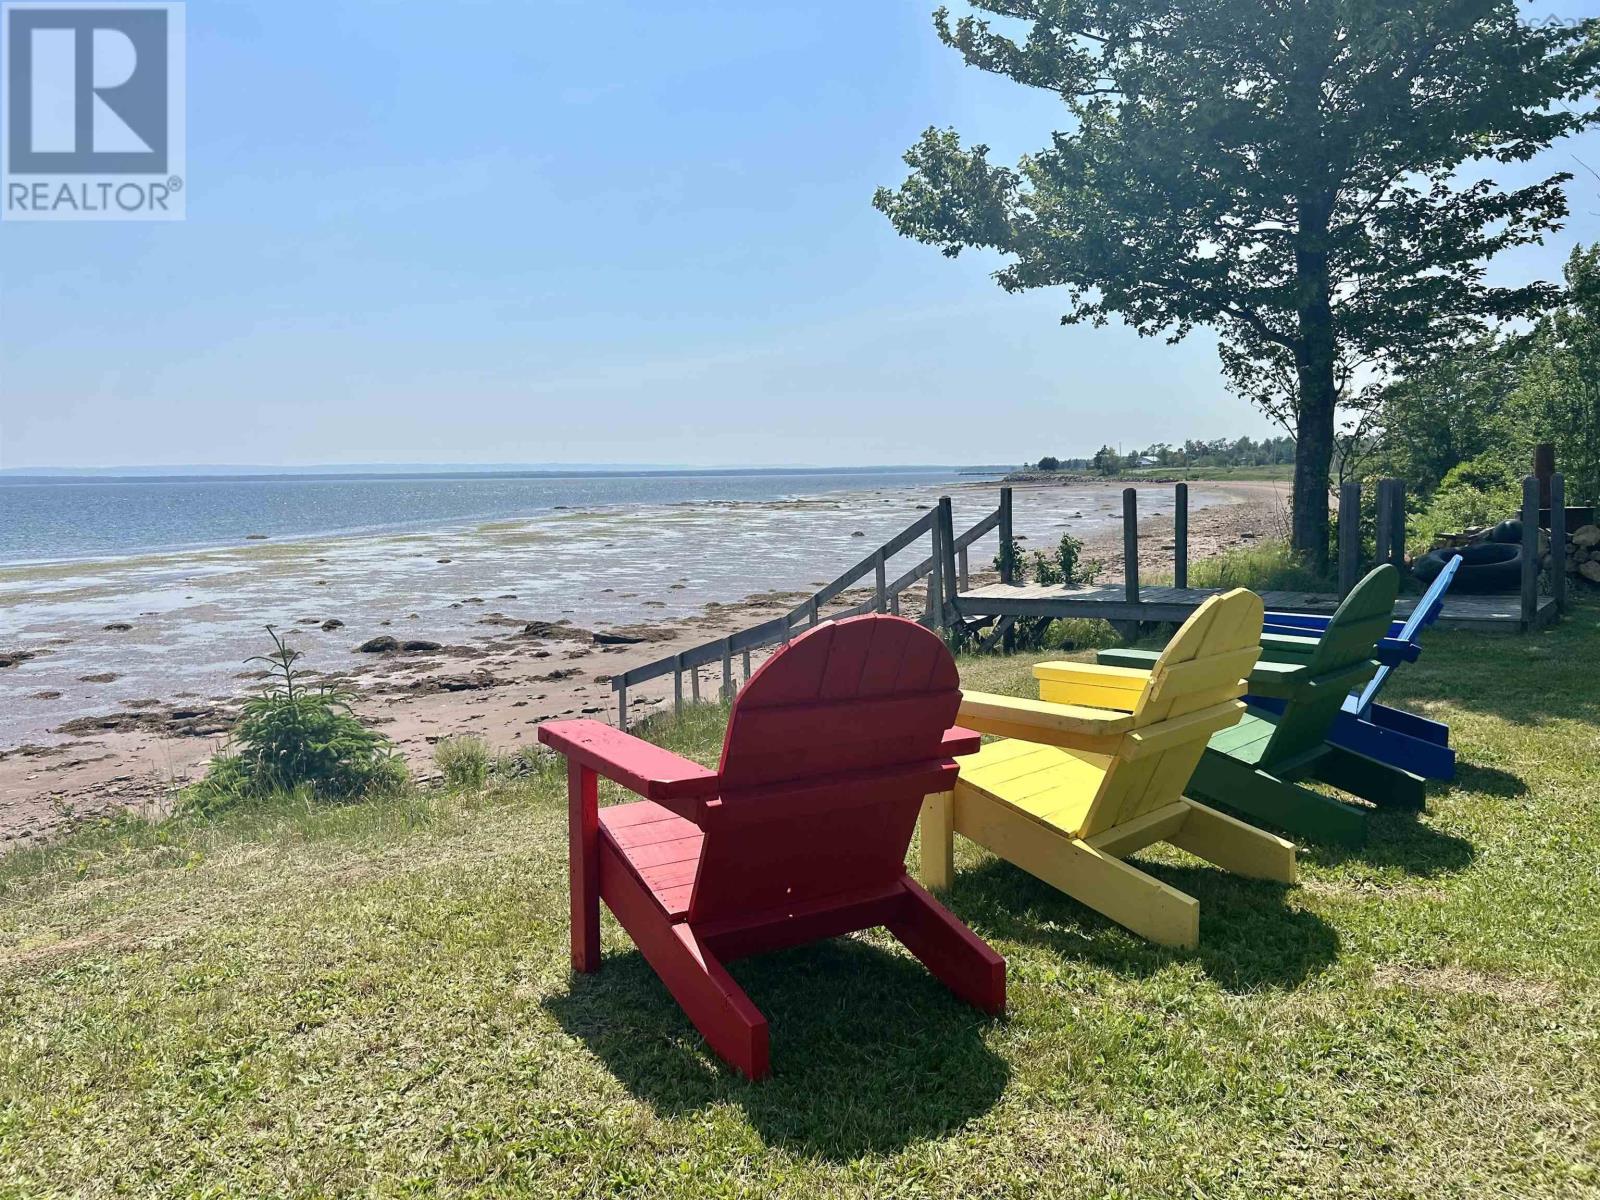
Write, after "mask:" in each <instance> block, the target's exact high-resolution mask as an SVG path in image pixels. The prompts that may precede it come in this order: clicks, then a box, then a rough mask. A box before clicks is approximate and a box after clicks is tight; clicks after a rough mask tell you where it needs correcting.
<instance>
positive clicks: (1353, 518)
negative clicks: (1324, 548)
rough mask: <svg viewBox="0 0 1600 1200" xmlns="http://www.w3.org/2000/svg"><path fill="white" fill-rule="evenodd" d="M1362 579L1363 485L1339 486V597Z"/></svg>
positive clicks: (1348, 484) (1341, 597)
mask: <svg viewBox="0 0 1600 1200" xmlns="http://www.w3.org/2000/svg"><path fill="white" fill-rule="evenodd" d="M1359 578H1361V485H1360V484H1359V483H1341V484H1340V485H1339V597H1340V599H1343V598H1344V597H1345V596H1348V595H1349V594H1350V591H1351V589H1352V588H1354V587H1355V586H1356V580H1357V579H1359Z"/></svg>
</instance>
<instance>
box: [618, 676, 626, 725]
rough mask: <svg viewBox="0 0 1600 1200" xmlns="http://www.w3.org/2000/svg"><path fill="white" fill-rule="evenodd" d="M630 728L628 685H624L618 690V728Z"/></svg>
mask: <svg viewBox="0 0 1600 1200" xmlns="http://www.w3.org/2000/svg"><path fill="white" fill-rule="evenodd" d="M627 727H628V685H627V684H623V685H622V686H621V687H619V688H618V689H617V728H618V729H626V728H627Z"/></svg>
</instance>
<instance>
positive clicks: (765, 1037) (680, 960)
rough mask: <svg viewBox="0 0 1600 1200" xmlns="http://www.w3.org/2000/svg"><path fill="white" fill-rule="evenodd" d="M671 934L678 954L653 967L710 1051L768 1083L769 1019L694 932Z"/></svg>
mask: <svg viewBox="0 0 1600 1200" xmlns="http://www.w3.org/2000/svg"><path fill="white" fill-rule="evenodd" d="M672 932H673V941H674V942H676V944H677V949H676V950H671V949H669V951H668V952H667V953H666V954H664V955H662V956H661V959H662V961H659V962H658V961H655V960H652V961H651V965H652V966H654V967H655V968H656V972H657V973H658V974H659V975H660V976H661V979H662V982H663V983H665V984H666V985H667V990H668V991H670V992H671V993H672V995H673V997H674V998H675V999H676V1000H677V1001H678V1003H679V1004H680V1005H682V1006H683V1011H684V1013H685V1015H687V1016H688V1018H689V1020H691V1021H692V1022H694V1027H695V1028H696V1029H698V1030H699V1031H700V1033H701V1034H702V1035H703V1036H704V1037H705V1039H706V1041H707V1042H709V1043H710V1044H711V1048H712V1049H713V1050H715V1051H716V1052H717V1054H718V1055H719V1056H720V1057H721V1058H722V1059H723V1060H724V1061H725V1062H727V1063H729V1064H731V1065H732V1066H733V1067H734V1068H735V1069H736V1070H739V1071H742V1072H743V1073H744V1074H745V1075H746V1076H748V1077H749V1078H751V1079H765V1078H766V1077H767V1076H768V1075H770V1074H771V1073H772V1064H771V1057H770V1052H769V1048H768V1047H769V1034H768V1030H767V1019H766V1018H765V1017H764V1016H762V1015H761V1010H760V1009H758V1008H757V1007H756V1006H755V1004H754V1003H752V1002H751V999H750V997H749V996H747V995H745V992H744V989H743V988H741V987H740V986H739V985H738V984H737V983H735V982H734V981H733V976H731V975H729V974H728V971H727V968H725V967H724V966H723V965H722V964H721V963H720V962H718V961H717V959H716V957H715V956H714V955H713V954H712V953H711V951H710V950H708V949H707V948H706V946H705V944H704V943H703V942H702V941H701V940H700V939H699V937H698V936H697V935H696V934H695V932H694V930H693V929H691V928H690V927H689V926H687V925H674V926H673V927H672ZM647 957H648V956H647Z"/></svg>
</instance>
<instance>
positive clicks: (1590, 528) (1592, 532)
mask: <svg viewBox="0 0 1600 1200" xmlns="http://www.w3.org/2000/svg"><path fill="white" fill-rule="evenodd" d="M1572 544H1573V545H1574V546H1582V547H1583V548H1584V549H1585V550H1593V549H1594V548H1595V547H1596V546H1600V525H1585V526H1583V527H1582V528H1581V529H1576V530H1574V531H1573V534H1572Z"/></svg>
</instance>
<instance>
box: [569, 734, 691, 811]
mask: <svg viewBox="0 0 1600 1200" xmlns="http://www.w3.org/2000/svg"><path fill="white" fill-rule="evenodd" d="M539 741H540V742H541V743H542V744H544V745H546V746H549V747H550V748H551V749H552V750H555V751H556V752H557V753H559V754H563V755H565V756H566V758H567V761H568V762H575V763H579V764H581V765H582V766H584V767H585V768H587V769H588V770H590V771H594V772H597V773H598V774H600V775H603V776H605V777H606V778H607V779H609V780H611V781H613V782H614V783H619V784H621V785H622V786H623V787H625V788H627V789H628V790H629V791H630V792H633V793H634V794H635V795H638V796H643V797H645V798H646V799H648V800H655V801H657V802H658V803H663V804H667V805H668V807H672V808H673V810H674V811H675V812H676V811H678V806H675V805H673V804H672V803H671V802H672V801H674V800H700V799H705V798H708V797H711V796H714V795H716V794H717V787H718V777H717V773H716V772H715V771H708V770H706V768H704V767H702V766H701V765H700V764H699V763H694V762H690V761H689V760H688V759H687V758H683V757H680V756H679V755H676V754H674V753H673V752H672V751H670V750H663V749H662V748H661V747H660V746H654V745H651V744H650V743H649V742H646V741H644V740H642V739H640V738H636V737H633V736H632V735H631V734H627V733H624V732H622V730H620V729H613V728H612V727H611V726H609V725H605V724H602V723H601V722H599V721H590V720H587V719H579V720H574V721H546V722H545V723H544V724H542V725H540V726H539Z"/></svg>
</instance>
